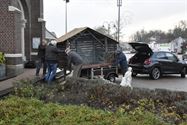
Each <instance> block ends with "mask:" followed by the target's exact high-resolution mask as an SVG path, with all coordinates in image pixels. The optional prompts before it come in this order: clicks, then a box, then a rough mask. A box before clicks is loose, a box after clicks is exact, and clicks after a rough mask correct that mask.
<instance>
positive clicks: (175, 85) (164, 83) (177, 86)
mask: <svg viewBox="0 0 187 125" xmlns="http://www.w3.org/2000/svg"><path fill="white" fill-rule="evenodd" d="M120 81H121V77H119V78H117V82H118V83H120ZM132 86H133V87H138V88H149V89H156V88H160V89H168V90H174V91H185V92H187V75H186V78H181V77H180V75H179V74H176V75H175V74H174V75H165V76H163V77H161V78H160V79H158V80H152V79H150V78H149V76H148V75H137V76H136V77H133V78H132Z"/></svg>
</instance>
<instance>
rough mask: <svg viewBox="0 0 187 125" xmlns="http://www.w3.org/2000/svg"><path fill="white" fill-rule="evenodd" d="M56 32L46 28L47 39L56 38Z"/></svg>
mask: <svg viewBox="0 0 187 125" xmlns="http://www.w3.org/2000/svg"><path fill="white" fill-rule="evenodd" d="M56 38H57V37H56V34H55V33H54V32H50V31H49V30H47V29H45V39H50V40H55V39H56Z"/></svg>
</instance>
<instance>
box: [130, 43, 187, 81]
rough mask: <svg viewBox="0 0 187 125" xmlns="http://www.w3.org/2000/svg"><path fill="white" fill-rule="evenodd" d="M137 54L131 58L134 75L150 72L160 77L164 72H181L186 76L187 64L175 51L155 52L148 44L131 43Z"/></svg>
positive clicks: (155, 76)
mask: <svg viewBox="0 0 187 125" xmlns="http://www.w3.org/2000/svg"><path fill="white" fill-rule="evenodd" d="M129 44H130V45H131V46H132V48H133V49H135V50H136V54H135V55H134V56H133V57H131V58H130V59H129V66H130V67H132V70H133V73H132V75H133V76H136V75H137V74H149V75H150V77H151V78H152V79H155V80H156V79H159V78H160V77H161V76H162V74H181V77H182V78H185V75H186V71H187V64H186V63H185V61H180V60H179V59H178V58H177V57H176V56H175V55H174V54H173V53H171V52H165V51H158V52H153V51H152V50H151V49H150V48H149V46H148V45H147V44H143V43H129Z"/></svg>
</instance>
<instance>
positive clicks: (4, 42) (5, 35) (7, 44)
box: [0, 0, 15, 53]
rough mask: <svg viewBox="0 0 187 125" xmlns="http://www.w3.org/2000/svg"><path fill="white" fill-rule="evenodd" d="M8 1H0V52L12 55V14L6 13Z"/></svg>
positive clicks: (13, 48)
mask: <svg viewBox="0 0 187 125" xmlns="http://www.w3.org/2000/svg"><path fill="white" fill-rule="evenodd" d="M9 5H10V0H0V27H1V28H0V51H2V52H5V53H13V52H14V50H15V47H14V28H15V27H14V13H12V12H9V11H8V6H9Z"/></svg>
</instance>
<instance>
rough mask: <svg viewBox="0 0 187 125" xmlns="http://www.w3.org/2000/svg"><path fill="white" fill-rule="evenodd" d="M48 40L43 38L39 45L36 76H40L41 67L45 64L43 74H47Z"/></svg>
mask: <svg viewBox="0 0 187 125" xmlns="http://www.w3.org/2000/svg"><path fill="white" fill-rule="evenodd" d="M46 45H47V42H46V41H45V40H43V41H42V42H41V43H40V45H39V47H38V56H37V58H38V59H37V62H36V76H39V72H40V69H41V67H42V65H43V76H44V75H45V74H46V68H47V65H46V62H45V49H46Z"/></svg>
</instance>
